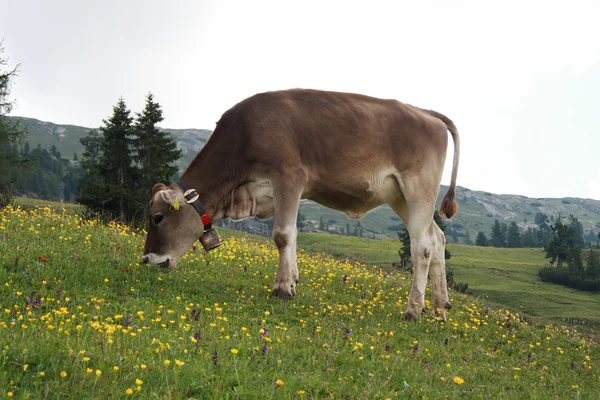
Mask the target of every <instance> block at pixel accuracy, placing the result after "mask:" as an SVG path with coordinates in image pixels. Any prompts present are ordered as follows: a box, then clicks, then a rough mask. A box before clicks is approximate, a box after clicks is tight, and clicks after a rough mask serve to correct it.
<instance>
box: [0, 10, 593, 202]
mask: <svg viewBox="0 0 600 400" xmlns="http://www.w3.org/2000/svg"><path fill="white" fill-rule="evenodd" d="M0 10H1V11H0V40H3V46H4V56H5V57H9V58H10V61H9V62H10V65H16V64H17V63H19V64H20V73H19V76H18V77H17V78H16V79H15V80H14V82H13V87H12V97H13V98H14V99H15V100H16V107H15V108H14V109H13V112H12V115H18V116H24V117H30V118H37V119H40V120H43V121H50V122H54V123H58V124H71V125H81V126H86V127H98V126H100V125H101V124H102V119H105V118H108V117H109V116H110V115H111V113H112V107H113V105H114V104H116V102H117V100H118V99H119V97H121V96H122V97H123V98H124V99H125V101H126V103H127V105H128V106H129V108H130V109H131V110H132V111H134V112H139V111H141V110H142V108H143V104H144V98H145V96H146V95H147V94H148V93H149V92H152V93H153V94H154V96H155V99H156V101H158V102H159V103H160V104H161V106H162V107H163V111H164V116H165V120H164V122H163V123H162V124H161V125H162V126H163V127H165V128H203V129H211V130H212V129H214V127H215V123H216V121H217V120H218V119H219V118H220V116H221V114H222V113H223V112H225V111H226V110H227V109H229V108H230V107H232V106H233V105H234V104H236V103H237V102H239V101H241V100H243V99H244V98H246V97H249V96H251V95H253V94H255V93H260V92H264V91H270V90H280V89H288V88H297V87H302V88H313V89H323V90H334V91H343V92H355V93H361V94H366V95H369V96H375V97H382V98H394V99H397V100H400V101H402V102H405V103H409V104H413V105H416V106H419V107H423V108H428V109H433V110H436V111H439V112H441V113H443V114H445V115H447V116H448V117H449V118H451V119H452V120H453V121H454V122H455V124H456V126H457V127H458V130H459V132H460V137H461V154H460V167H459V171H458V184H459V185H460V186H463V187H467V188H469V189H472V190H484V191H488V192H492V193H497V194H521V195H525V196H528V197H584V198H593V199H597V200H600V127H599V126H600V125H599V124H598V118H599V117H600V23H598V18H599V17H600V2H598V1H576V0H572V1H569V2H567V1H560V2H554V1H551V0H546V1H535V0H530V1H512V0H507V1H502V2H483V1H419V2H416V1H377V0H369V1H366V0H364V1H360V2H356V1H351V0H346V1H326V0H318V1H312V0H303V1H284V0H279V1H260V0H253V1H228V0H215V1H202V0H198V1H191V0H190V1H177V0H173V1H168V2H167V1H156V0H143V1H142V0H135V1H134V0H128V1H115V0H103V1H95V2H91V1H80V0H73V1H66V0H64V1H60V0H56V1H52V2H49V1H45V0H38V1H33V0H32V1H28V0H0ZM449 142H451V141H449ZM449 146H450V147H449V148H448V157H447V160H446V168H445V171H444V177H443V180H442V183H444V184H448V183H449V181H450V171H451V162H452V147H451V145H449Z"/></svg>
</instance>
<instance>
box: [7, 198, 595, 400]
mask: <svg viewBox="0 0 600 400" xmlns="http://www.w3.org/2000/svg"><path fill="white" fill-rule="evenodd" d="M220 231H221V232H223V233H225V234H222V237H223V238H224V240H223V244H222V246H221V247H220V248H218V249H217V250H215V251H214V252H211V253H210V254H206V253H204V252H203V251H202V250H201V249H198V248H195V249H192V250H190V252H189V253H188V254H187V255H186V256H185V258H184V259H183V260H182V261H181V262H180V264H179V265H178V266H177V268H176V269H175V270H173V271H172V272H170V273H165V272H162V271H159V270H158V268H157V267H155V266H147V265H140V264H139V260H140V258H141V254H142V247H143V232H141V231H137V230H134V229H131V228H130V227H128V226H125V225H118V224H108V225H105V224H102V223H100V222H99V221H95V220H85V219H83V218H81V217H80V216H79V215H78V214H77V213H73V212H69V211H66V210H65V211H62V210H61V209H60V206H56V207H53V208H49V207H41V208H35V209H30V210H24V209H20V208H10V207H9V208H5V209H3V210H0V285H1V286H0V312H1V316H0V345H1V346H2V350H1V352H0V397H8V398H16V399H21V398H23V399H25V398H33V399H37V398H48V399H82V398H98V399H106V398H140V399H147V398H159V399H170V398H174V399H179V398H196V399H206V398H215V399H217V398H218V399H221V398H242V399H248V398H260V399H263V398H281V399H316V398H347V399H349V398H362V399H367V398H368V399H377V398H381V399H386V398H419V399H423V398H429V399H436V398H477V399H479V398H515V399H521V398H538V399H547V398H596V396H597V394H598V392H599V390H600V372H599V368H600V364H599V360H600V350H599V349H598V347H597V345H596V343H595V342H594V341H593V340H592V339H589V338H587V337H583V336H580V335H579V334H577V333H574V332H573V331H572V330H569V329H567V328H564V327H559V326H555V325H544V326H541V325H538V324H534V323H531V322H525V321H522V319H521V318H520V317H519V311H520V310H519V309H518V307H517V308H515V309H513V308H511V307H509V308H508V309H507V308H506V307H498V308H494V307H490V306H489V301H488V300H485V299H478V298H475V297H472V296H467V295H463V294H460V293H455V292H451V294H450V297H451V301H452V303H453V308H452V310H450V311H449V313H448V319H447V321H445V322H444V321H440V320H438V319H435V318H433V317H432V316H431V315H430V314H429V313H428V314H426V315H424V316H423V317H422V318H421V319H420V321H417V322H407V321H404V320H403V318H402V315H403V313H404V311H405V309H406V301H407V298H408V293H409V290H410V286H409V285H410V280H411V277H410V276H409V275H406V274H402V273H395V272H391V271H390V269H389V268H379V267H377V266H374V265H372V261H373V259H370V258H369V257H367V256H368V254H367V255H363V256H364V258H365V261H366V262H365V263H360V262H356V261H355V260H341V259H339V258H334V257H332V256H330V255H324V254H323V252H319V251H315V250H318V247H319V243H318V241H315V242H314V243H312V244H308V243H306V241H308V239H307V236H305V235H302V237H301V239H300V242H301V245H300V247H302V246H303V245H304V244H306V246H307V248H308V249H312V250H309V251H307V252H304V251H300V252H299V255H298V267H299V270H300V279H301V282H300V284H299V285H298V295H297V296H296V298H295V299H293V300H291V301H289V302H282V301H280V300H279V299H273V298H271V296H270V291H271V286H272V283H273V277H274V274H275V269H276V264H277V251H276V249H275V248H274V246H273V245H272V244H271V243H270V241H268V240H264V239H261V238H250V237H247V235H244V234H239V233H231V232H230V233H227V232H225V231H224V230H220ZM350 239H353V238H350ZM357 243H359V242H357ZM374 243H378V242H371V243H369V244H363V246H365V247H366V248H367V249H368V250H369V253H370V254H372V255H373V257H382V255H381V254H379V253H382V252H383V249H384V248H383V247H382V248H380V249H379V250H377V249H373V250H372V251H371V247H370V246H371V245H374ZM321 245H322V246H323V247H326V245H323V244H321ZM384 245H385V242H382V244H380V246H384ZM389 245H390V247H391V243H389ZM330 247H336V246H333V245H331V246H330ZM463 247H464V246H460V249H462V248H463ZM323 250H331V249H323ZM458 250H459V248H458V247H456V248H454V247H451V251H452V252H453V253H454V252H456V253H458ZM476 250H478V249H475V248H473V252H474V253H473V254H471V256H470V257H472V258H473V259H468V257H467V256H466V255H465V256H464V257H465V261H464V265H465V266H466V267H464V268H463V267H461V266H460V265H459V262H458V260H459V259H460V256H459V255H458V254H456V255H454V256H453V260H454V258H456V260H457V261H456V263H457V267H456V273H457V274H462V272H460V271H463V270H464V271H467V272H468V270H469V269H470V266H471V265H477V263H482V265H483V264H485V265H487V266H488V267H491V266H492V265H496V264H494V263H492V262H491V261H489V260H487V259H486V258H485V257H483V256H478V255H477V252H476ZM387 251H389V252H392V251H393V252H395V251H396V249H395V248H393V249H389V250H387ZM345 255H346V256H350V257H354V258H356V259H358V258H359V257H361V253H360V248H358V245H357V246H353V245H351V246H349V247H348V251H347V254H345ZM489 257H492V259H495V258H494V257H496V256H489ZM523 257H525V258H524V259H523V260H520V259H517V260H516V261H514V262H516V263H517V264H518V265H521V264H523V263H525V262H529V261H527V260H529V258H527V257H528V256H526V255H524V256H523ZM379 259H381V258H378V260H379ZM486 260H487V261H486ZM498 263H499V265H500V264H502V265H503V263H502V261H501V260H499V261H498ZM382 264H383V263H382ZM515 268H517V267H515ZM517 269H518V270H519V271H520V269H519V268H517ZM519 273H521V272H519ZM473 276H474V275H473ZM484 278H485V274H483V276H482V277H481V279H482V284H483V283H485V279H484ZM461 279H462V277H461V278H459V280H461ZM466 280H467V281H468V282H469V283H470V284H471V281H470V280H468V279H466ZM496 280H497V281H500V279H499V278H496ZM493 283H494V282H493V280H492V281H491V282H488V284H489V285H490V287H493V286H494V285H493ZM473 285H474V283H473ZM515 285H516V284H515ZM507 286H510V285H507ZM429 295H430V294H429V293H427V296H428V297H429ZM490 298H491V296H490Z"/></svg>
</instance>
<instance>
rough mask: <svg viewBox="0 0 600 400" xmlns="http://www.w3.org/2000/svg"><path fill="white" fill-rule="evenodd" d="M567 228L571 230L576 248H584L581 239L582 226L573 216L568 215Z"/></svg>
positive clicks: (583, 242)
mask: <svg viewBox="0 0 600 400" xmlns="http://www.w3.org/2000/svg"><path fill="white" fill-rule="evenodd" d="M569 228H570V229H571V234H572V235H573V242H574V243H575V244H576V245H577V246H581V247H584V244H585V241H584V239H583V225H582V224H581V222H579V219H577V217H575V216H574V215H573V214H571V215H569Z"/></svg>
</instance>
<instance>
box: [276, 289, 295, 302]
mask: <svg viewBox="0 0 600 400" xmlns="http://www.w3.org/2000/svg"><path fill="white" fill-rule="evenodd" d="M271 294H272V295H273V297H279V298H280V299H281V300H291V299H292V298H294V296H295V295H296V290H295V289H294V288H291V290H290V291H287V290H282V289H278V288H275V289H273V292H272V293H271Z"/></svg>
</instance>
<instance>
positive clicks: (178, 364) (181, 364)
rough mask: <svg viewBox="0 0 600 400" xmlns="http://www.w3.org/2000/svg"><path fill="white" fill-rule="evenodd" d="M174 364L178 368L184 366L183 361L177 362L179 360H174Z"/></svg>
mask: <svg viewBox="0 0 600 400" xmlns="http://www.w3.org/2000/svg"><path fill="white" fill-rule="evenodd" d="M175 364H177V366H178V367H183V366H184V365H185V363H184V362H183V361H179V360H175Z"/></svg>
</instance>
